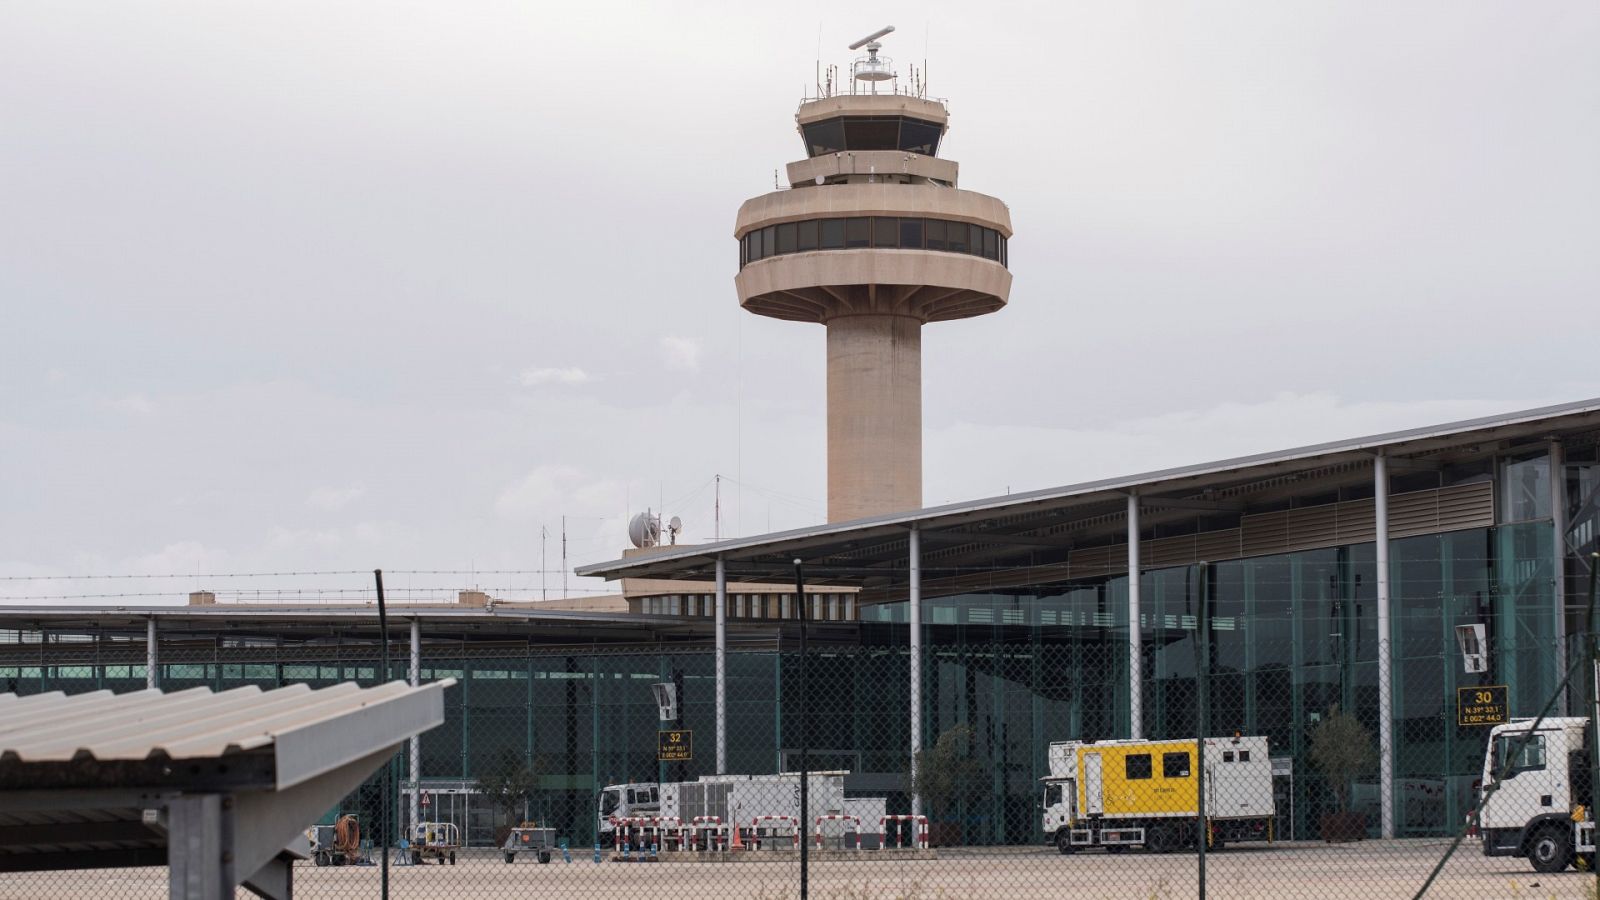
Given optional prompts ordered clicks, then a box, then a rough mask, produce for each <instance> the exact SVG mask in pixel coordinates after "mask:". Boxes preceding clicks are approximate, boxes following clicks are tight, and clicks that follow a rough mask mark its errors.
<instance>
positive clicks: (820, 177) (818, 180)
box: [817, 175, 827, 184]
mask: <svg viewBox="0 0 1600 900" xmlns="http://www.w3.org/2000/svg"><path fill="white" fill-rule="evenodd" d="M824 181H827V179H826V178H823V177H822V176H821V175H818V176H817V184H821V183H823V182H824Z"/></svg>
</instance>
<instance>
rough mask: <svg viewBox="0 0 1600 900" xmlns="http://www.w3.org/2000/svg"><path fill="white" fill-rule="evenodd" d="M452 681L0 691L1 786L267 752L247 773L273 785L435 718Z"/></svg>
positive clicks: (302, 776)
mask: <svg viewBox="0 0 1600 900" xmlns="http://www.w3.org/2000/svg"><path fill="white" fill-rule="evenodd" d="M454 683H455V682H454V680H453V679H445V680H444V681H440V682H434V683H431V684H427V685H423V686H420V687H415V688H413V687H411V686H410V685H407V684H406V683H404V682H400V681H395V682H390V683H388V684H382V685H378V686H376V687H368V688H363V687H360V686H359V685H357V684H355V683H353V682H345V683H342V684H336V685H333V686H331V687H326V688H320V689H312V688H311V687H309V686H308V685H304V684H294V685H289V686H287V687H281V688H274V689H271V690H262V689H261V688H259V687H255V686H250V687H241V688H235V689H232V690H227V691H222V692H213V691H212V690H211V689H209V688H191V689H189V690H183V691H177V692H174V693H170V694H168V693H164V692H162V691H159V690H143V691H134V692H131V693H126V694H113V693H111V692H110V691H93V692H90V693H84V694H73V695H67V694H63V693H61V692H59V691H56V692H52V693H46V694H35V695H30V696H19V695H17V694H0V783H4V782H8V781H10V780H11V779H10V778H8V777H7V776H8V774H9V775H10V776H15V775H17V774H18V773H19V772H22V771H28V772H33V773H40V772H42V771H46V770H51V769H52V767H54V771H57V772H60V771H77V772H83V773H85V774H87V773H89V772H91V771H94V772H99V771H103V770H105V769H107V768H117V767H116V766H108V764H138V763H156V764H158V766H157V767H156V769H154V770H152V771H159V770H160V768H162V767H160V766H159V764H160V763H162V762H163V761H171V760H214V759H221V758H226V757H238V756H240V755H243V754H251V753H255V754H257V755H258V756H263V757H266V758H265V759H261V760H259V763H261V766H258V767H257V768H256V769H255V770H254V771H255V772H256V773H257V774H258V775H261V776H270V777H271V780H272V781H273V782H274V784H275V786H276V787H277V788H278V789H280V790H281V789H283V788H284V787H287V786H290V785H293V784H297V783H299V782H301V781H304V780H306V779H308V778H312V777H315V776H316V775H318V774H321V773H322V772H324V771H327V770H329V769H331V768H333V767H335V766H337V765H342V764H343V763H345V762H348V761H349V760H350V759H351V758H352V754H356V753H360V754H367V753H372V752H374V751H376V750H378V749H381V748H383V747H385V746H388V745H391V744H394V743H397V742H398V741H401V740H403V739H404V738H406V737H409V736H410V735H412V734H415V733H417V732H419V731H423V730H426V729H427V728H431V727H433V726H434V725H436V724H438V723H439V722H440V721H443V696H442V695H443V690H444V688H446V687H448V686H450V685H452V684H454ZM139 768H140V767H139V766H132V765H124V766H121V767H120V770H121V771H123V772H125V773H126V772H129V771H137V770H139ZM245 771H249V770H245ZM239 774H240V776H241V777H243V772H241V773H239Z"/></svg>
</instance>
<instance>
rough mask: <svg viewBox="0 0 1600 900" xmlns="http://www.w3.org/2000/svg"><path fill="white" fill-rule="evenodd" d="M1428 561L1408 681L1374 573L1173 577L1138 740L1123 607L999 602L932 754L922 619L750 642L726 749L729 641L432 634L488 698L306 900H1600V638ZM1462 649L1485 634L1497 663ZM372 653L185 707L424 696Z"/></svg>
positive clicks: (149, 883) (465, 706)
mask: <svg viewBox="0 0 1600 900" xmlns="http://www.w3.org/2000/svg"><path fill="white" fill-rule="evenodd" d="M1399 556H1400V558H1399V559H1398V560H1397V561H1396V568H1395V573H1396V577H1395V580H1394V581H1395V583H1394V585H1393V587H1394V589H1395V596H1396V602H1395V612H1394V615H1393V619H1392V623H1391V629H1390V634H1391V638H1390V641H1389V647H1388V650H1389V653H1388V656H1389V660H1390V661H1389V663H1388V664H1387V665H1384V664H1383V659H1384V650H1385V648H1384V647H1383V646H1381V645H1380V643H1379V641H1378V639H1377V636H1378V629H1377V626H1376V614H1375V610H1374V609H1373V607H1372V606H1371V599H1372V596H1373V594H1372V591H1371V585H1370V583H1368V584H1365V585H1362V584H1358V583H1357V579H1356V578H1355V577H1353V575H1352V574H1351V573H1352V572H1353V571H1356V569H1354V568H1352V566H1351V565H1350V564H1349V562H1348V560H1345V559H1340V558H1336V557H1334V556H1333V555H1331V554H1330V555H1329V557H1328V567H1327V569H1326V571H1324V569H1322V568H1319V566H1320V565H1321V563H1320V560H1321V559H1322V557H1320V556H1317V555H1315V554H1309V555H1305V556H1304V557H1303V558H1299V559H1295V560H1284V561H1282V565H1281V569H1279V568H1274V566H1275V565H1277V563H1274V562H1272V561H1270V560H1268V561H1255V562H1252V563H1249V564H1248V565H1247V564H1245V563H1240V564H1238V565H1234V564H1223V565H1219V566H1209V567H1208V566H1204V565H1202V566H1192V567H1186V568H1180V569H1175V570H1169V571H1168V572H1167V573H1166V574H1160V575H1159V577H1152V576H1147V577H1148V578H1149V580H1148V581H1147V582H1146V585H1145V591H1144V593H1145V609H1144V611H1143V612H1142V616H1144V621H1143V628H1142V643H1141V654H1142V658H1141V660H1140V663H1141V669H1140V670H1141V671H1142V672H1143V673H1144V676H1145V680H1144V683H1143V684H1142V685H1141V686H1140V697H1139V700H1140V703H1139V704H1138V709H1139V711H1140V713H1139V722H1138V726H1139V727H1138V728H1137V729H1134V727H1133V724H1134V723H1133V722H1131V721H1130V715H1131V714H1130V710H1131V709H1133V704H1131V703H1130V702H1129V700H1130V698H1129V696H1128V693H1129V684H1128V680H1127V678H1126V673H1127V672H1128V669H1129V658H1128V652H1129V651H1128V644H1127V631H1126V628H1125V624H1123V623H1119V622H1118V620H1117V619H1116V617H1115V616H1114V615H1112V614H1110V613H1108V612H1107V610H1108V609H1113V608H1115V603H1114V602H1110V601H1114V600H1115V599H1116V598H1115V596H1113V595H1112V594H1111V593H1110V592H1109V589H1108V588H1106V587H1105V586H1101V587H1099V588H1092V589H1091V588H1084V587H1081V586H1080V587H1063V588H1062V589H1061V590H1059V591H1057V592H1055V593H1053V594H1051V595H1050V596H1051V598H1052V599H1051V603H1050V604H1049V609H1050V616H1051V618H1050V621H1049V624H1045V620H1044V618H1043V613H1042V612H1040V611H1039V610H1041V609H1043V608H1044V606H1045V605H1044V604H1040V605H1039V606H1038V607H1037V608H1036V609H1035V611H1034V612H1033V613H1030V614H1029V615H1030V616H1031V619H1027V617H1019V618H1018V619H1017V621H1016V623H1015V624H1014V625H1012V624H1008V615H1007V614H1006V613H1005V609H1004V607H1005V604H1006V603H1008V602H1010V601H1009V600H1008V599H1007V598H1004V597H1000V596H997V595H984V596H982V597H972V598H966V599H965V602H967V603H969V604H974V605H978V604H984V603H986V604H989V605H990V606H991V607H993V608H994V609H995V610H997V612H996V613H995V614H994V616H993V617H992V618H993V619H994V620H995V621H994V622H993V623H992V624H988V625H985V626H984V627H982V628H977V627H968V625H966V624H963V623H958V622H950V621H944V620H941V619H940V618H939V617H938V616H934V617H932V619H933V621H931V622H930V624H928V625H927V626H926V628H927V637H926V640H925V642H924V645H923V649H922V661H921V666H920V671H921V685H920V697H921V706H920V720H921V726H922V733H921V735H920V741H918V742H917V745H918V747H917V750H916V752H915V753H913V742H912V740H911V712H910V703H909V699H908V698H909V696H910V690H909V679H910V677H911V674H910V673H911V671H912V667H911V665H910V649H909V646H908V642H907V640H906V632H905V628H904V627H903V625H900V624H898V623H896V622H894V621H893V617H892V616H887V617H885V619H886V620H885V621H884V622H881V623H878V624H876V625H867V624H863V625H861V626H852V627H849V628H841V627H838V626H831V627H830V626H825V625H822V624H818V625H817V626H814V630H813V631H812V632H811V634H810V640H809V646H808V647H807V649H806V652H805V653H804V654H802V653H801V650H800V646H799V642H798V640H797V638H798V634H799V628H800V625H799V623H798V622H793V621H789V622H783V623H774V624H773V626H772V629H771V633H770V636H769V638H768V639H765V640H760V641H756V640H744V641H741V642H739V645H738V646H736V647H733V648H730V649H729V651H728V652H727V654H726V675H725V680H724V689H725V692H726V693H725V698H726V700H725V708H726V712H725V721H726V727H725V731H724V733H723V740H722V746H721V747H719V746H718V729H717V690H716V681H717V678H716V658H715V655H714V653H713V652H712V650H711V648H710V647H709V646H707V645H704V644H696V645H683V646H678V645H670V644H660V643H652V644H649V645H634V646H629V645H625V644H623V643H620V642H618V643H609V644H608V643H590V644H587V645H583V646H560V647H552V646H541V645H538V644H536V643H532V642H529V641H526V640H522V641H519V640H515V639H512V638H508V637H502V636H496V635H483V634H475V635H466V634H462V633H459V632H455V633H449V634H441V633H434V632H430V630H429V629H428V628H427V626H426V623H424V624H423V625H422V626H419V629H420V635H419V652H418V658H417V664H418V665H417V667H418V672H417V675H418V677H419V678H420V680H421V681H423V682H430V681H435V680H440V679H444V678H452V679H455V681H456V683H455V686H454V687H452V688H450V689H449V690H448V691H447V693H446V716H445V721H444V723H443V724H442V725H440V726H439V727H437V728H434V729H432V730H431V731H428V732H427V733H425V734H423V735H422V736H421V737H420V739H418V741H417V744H416V747H415V752H413V750H412V748H411V747H405V748H402V749H401V750H400V751H399V752H397V753H396V754H395V756H394V758H393V760H392V761H391V762H390V763H389V764H387V765H386V766H385V767H384V768H383V769H382V770H381V771H380V772H379V773H378V774H376V775H374V776H373V777H372V778H371V779H369V780H368V781H367V783H366V784H364V785H363V786H362V787H361V788H360V789H359V790H357V791H355V792H354V793H352V794H350V795H349V796H347V797H345V798H344V799H342V800H341V801H340V802H339V803H338V804H337V805H336V806H335V807H334V808H332V809H329V810H328V811H327V813H326V815H324V816H323V817H322V818H321V819H320V820H319V822H318V823H317V824H316V825H314V826H313V827H312V828H311V829H310V830H309V831H308V832H307V833H306V835H305V839H304V841H303V843H302V844H301V846H300V847H299V849H300V850H301V851H302V852H303V853H304V854H305V855H306V856H307V857H308V858H307V859H305V860H304V861H302V862H300V863H298V864H296V866H295V893H296V894H297V895H298V896H300V897H308V898H322V897H326V898H377V897H381V896H384V892H385V891H387V895H388V896H391V897H397V898H403V897H417V898H422V897H429V898H433V897H449V898H474V897H483V898H500V897H505V896H517V895H524V894H530V893H533V892H537V893H539V894H541V895H553V896H573V897H578V896H607V897H615V896H653V895H659V896H664V897H699V896H726V895H730V894H742V895H746V896H751V897H758V898H765V897H772V898H777V897H793V896H797V895H799V894H801V893H802V890H803V891H804V893H806V894H807V895H809V896H816V897H828V898H841V900H842V898H850V900H857V898H862V900H864V898H901V897H919V898H920V897H1062V896H1085V897H1138V898H1147V897H1192V896H1210V897H1227V898H1232V897H1274V898H1277V897H1325V896H1328V895H1330V894H1332V893H1335V892H1338V893H1342V894H1345V895H1348V896H1352V897H1375V898H1376V897H1409V896H1414V895H1415V894H1416V893H1417V892H1418V891H1419V890H1421V889H1423V888H1424V886H1425V885H1427V890H1428V893H1427V896H1430V897H1506V896H1521V897H1583V896H1593V891H1594V885H1595V875H1594V874H1593V868H1594V849H1593V831H1592V821H1593V817H1592V813H1591V812H1590V811H1589V808H1588V807H1589V802H1590V799H1589V798H1590V795H1591V791H1590V786H1591V785H1592V784H1593V783H1594V782H1593V778H1592V777H1591V774H1590V773H1591V769H1592V767H1593V764H1594V761H1593V753H1592V728H1591V727H1589V724H1588V722H1587V720H1586V719H1583V718H1581V715H1582V712H1583V711H1584V710H1586V709H1588V708H1590V707H1591V703H1592V701H1591V700H1590V699H1589V697H1590V693H1589V692H1590V691H1591V689H1592V685H1593V677H1592V669H1590V668H1587V667H1588V666H1589V662H1588V659H1587V657H1586V655H1585V653H1584V652H1583V649H1584V644H1583V642H1582V641H1581V640H1571V641H1564V640H1563V639H1562V637H1561V636H1560V635H1559V634H1558V633H1557V632H1556V629H1555V628H1554V627H1553V626H1551V625H1550V622H1549V619H1550V618H1551V617H1550V616H1549V615H1548V612H1549V609H1550V603H1549V596H1548V591H1544V592H1543V593H1535V594H1532V595H1530V594H1528V593H1527V592H1526V591H1522V592H1521V593H1519V590H1520V588H1519V583H1511V582H1507V581H1505V580H1503V579H1502V580H1500V581H1496V580H1495V576H1493V575H1492V573H1490V572H1489V571H1488V568H1487V567H1484V568H1482V569H1481V570H1479V569H1472V570H1470V571H1469V567H1468V566H1467V565H1466V564H1464V563H1463V562H1462V560H1463V559H1464V558H1466V557H1463V556H1462V554H1454V555H1451V556H1439V555H1435V556H1432V557H1425V556H1424V555H1423V554H1421V553H1413V554H1411V555H1410V556H1407V555H1406V554H1405V553H1401V554H1399ZM1447 559H1448V560H1450V561H1451V564H1452V565H1454V566H1455V569H1454V570H1452V571H1447V570H1446V569H1447V568H1448V567H1446V566H1445V565H1444V562H1443V561H1444V560H1447ZM1408 567H1409V568H1408ZM1426 573H1431V574H1426ZM1473 579H1477V581H1473ZM1526 579H1527V581H1526V583H1527V584H1528V585H1532V584H1535V583H1539V582H1540V581H1541V578H1540V576H1539V573H1537V572H1534V573H1530V574H1527V576H1526ZM1463 586H1465V587H1466V589H1463ZM1480 588H1481V589H1480ZM1280 601H1282V602H1280ZM1025 619H1026V620H1025ZM1461 623H1484V624H1485V627H1484V628H1483V629H1482V630H1481V632H1473V633H1472V637H1473V638H1474V639H1475V640H1476V641H1478V643H1477V644H1476V645H1475V646H1463V645H1462V644H1460V643H1458V640H1457V634H1456V632H1455V626H1456V625H1457V624H1461ZM372 624H373V623H371V622H364V623H363V628H355V627H352V628H350V629H349V630H348V632H347V633H323V634H318V635H314V636H307V635H301V636H298V637H291V638H287V639H286V638H285V637H283V636H279V637H276V638H273V637H263V636H261V635H259V634H254V635H251V636H238V635H235V634H230V633H229V632H228V630H227V629H225V628H223V629H217V630H215V631H213V632H212V633H209V634H202V633H198V632H192V631H191V632H188V633H175V634H167V635H163V637H162V642H161V644H160V646H159V647H158V648H157V658H158V659H159V671H158V673H157V674H158V677H157V681H158V682H159V683H160V685H161V687H162V688H163V689H164V690H167V691H174V690H182V689H185V688H192V687H205V688H209V689H212V690H229V689H234V688H238V687H242V686H249V685H254V686H258V687H261V688H273V687H277V686H280V685H286V684H294V683H306V684H309V685H311V686H313V687H321V686H327V685H332V684H336V683H339V682H344V681H356V682H359V683H362V684H375V683H378V682H380V681H383V680H386V679H389V680H392V679H408V678H409V677H411V672H410V669H411V660H410V652H409V645H408V644H407V642H406V641H405V639H404V631H401V630H397V631H396V632H395V634H396V639H395V642H394V644H393V649H392V655H391V659H390V663H389V669H388V672H387V673H385V672H384V670H383V666H382V662H381V658H380V650H379V647H378V646H377V645H376V644H375V643H374V642H373V640H372V633H373V632H372ZM396 627H397V628H402V629H403V628H405V627H409V625H408V623H406V622H403V621H402V622H400V623H399V624H398V625H397V626H396ZM363 629H364V630H363ZM1469 631H1470V629H1469ZM1197 636H1203V637H1204V638H1205V639H1204V640H1197V639H1196V638H1197ZM1569 644H1570V646H1568V645H1569ZM146 654H147V647H146V645H145V643H144V640H143V635H142V634H133V633H118V632H117V631H116V630H115V629H111V630H109V631H108V630H89V629H81V630H76V631H73V630H54V631H49V632H42V631H21V632H17V633H14V634H13V635H11V638H10V640H8V641H5V642H0V690H6V691H14V692H18V693H39V692H45V691H54V690H61V691H66V692H69V693H76V692H81V691H87V690H97V689H107V690H111V691H116V692H124V691H132V690H138V689H142V688H144V687H145V685H146V676H147V672H146V670H145V663H146V659H147V655H146ZM1197 673H1198V674H1199V675H1200V676H1201V677H1197ZM1385 677H1387V678H1388V679H1389V680H1390V683H1391V684H1392V686H1393V687H1392V689H1391V690H1390V691H1387V692H1386V691H1383V690H1380V685H1381V683H1382V681H1383V679H1385ZM663 707H666V710H665V716H666V717H665V718H664V717H663V715H664V713H663ZM1385 711H1387V723H1388V727H1387V728H1386V727H1385V715H1384V713H1385ZM1568 713H1574V714H1575V715H1572V716H1568V715H1567V714H1568ZM1541 715H1543V716H1544V717H1545V718H1543V720H1542V721H1540V722H1538V723H1537V725H1536V726H1535V723H1533V722H1529V721H1522V722H1520V723H1519V722H1516V721H1513V722H1510V723H1508V724H1498V723H1503V722H1505V720H1507V719H1508V718H1510V717H1538V716H1541ZM1202 737H1203V739H1202ZM719 757H720V758H721V765H720V767H719ZM802 771H805V772H807V773H808V774H807V775H806V777H804V778H802V777H801V775H800V773H801V772H802ZM7 827H12V828H16V827H18V826H16V825H12V824H10V823H6V822H3V821H0V830H3V829H5V828H7ZM1463 834H1465V835H1466V838H1465V839H1464V840H1462V841H1461V842H1460V844H1459V846H1458V847H1454V852H1453V853H1451V852H1450V851H1451V850H1452V847H1453V845H1454V843H1455V842H1456V839H1457V838H1458V837H1459V836H1461V835H1463ZM12 837H13V840H15V835H13V836H12ZM385 847H388V850H387V851H385V850H384V848H385ZM385 862H386V863H387V865H384V863H385ZM1441 863H1442V865H1441ZM1436 868H1437V869H1438V871H1437V872H1436V873H1435V869H1436ZM1430 875H1432V877H1433V880H1432V881H1431V883H1430V882H1429V878H1430ZM166 890H167V885H166V872H165V870H163V869H157V868H129V869H117V870H91V871H83V872H68V873H16V874H0V897H3V898H13V897H14V898H57V897H60V898H72V897H84V898H101V897H103V898H125V897H126V898H134V897H152V898H153V897H159V896H164V895H165V892H166ZM243 895H244V894H243V893H241V896H243Z"/></svg>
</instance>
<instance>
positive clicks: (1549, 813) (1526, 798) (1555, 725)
mask: <svg viewBox="0 0 1600 900" xmlns="http://www.w3.org/2000/svg"><path fill="white" fill-rule="evenodd" d="M1532 728H1533V720H1532V719H1512V720H1511V721H1510V722H1507V723H1506V724H1504V725H1496V726H1495V727H1494V728H1492V729H1491V730H1490V731H1489V746H1488V748H1487V750H1486V751H1485V753H1484V758H1483V787H1484V793H1483V794H1481V795H1480V796H1481V797H1482V798H1483V799H1482V800H1480V801H1479V804H1478V810H1479V812H1478V831H1479V834H1480V835H1481V836H1482V838H1483V855H1484V856H1526V857H1527V858H1528V862H1530V863H1532V864H1533V868H1534V869H1535V870H1537V871H1540V872H1559V871H1561V870H1562V869H1565V868H1566V867H1567V866H1569V865H1572V864H1573V863H1574V862H1575V861H1576V860H1577V859H1579V858H1582V859H1584V860H1585V861H1586V862H1588V863H1589V865H1590V866H1592V865H1593V863H1594V811H1593V797H1594V792H1593V790H1592V789H1591V787H1590V777H1589V763H1590V756H1589V753H1590V748H1589V741H1588V737H1589V720H1588V719H1587V718H1551V719H1545V720H1544V721H1543V722H1540V723H1539V728H1538V730H1537V731H1533V730H1531V729H1532ZM1502 770H1504V771H1505V778H1504V779H1502V780H1501V781H1500V782H1499V785H1498V787H1495V789H1494V792H1493V793H1489V792H1488V789H1489V788H1490V787H1491V786H1493V785H1494V784H1495V779H1496V777H1497V776H1498V775H1499V774H1500V772H1501V771H1502Z"/></svg>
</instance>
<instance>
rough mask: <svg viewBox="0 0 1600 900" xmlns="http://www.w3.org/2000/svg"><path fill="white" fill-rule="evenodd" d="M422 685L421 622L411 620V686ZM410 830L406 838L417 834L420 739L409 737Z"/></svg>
mask: <svg viewBox="0 0 1600 900" xmlns="http://www.w3.org/2000/svg"><path fill="white" fill-rule="evenodd" d="M421 685H422V620H421V619H412V620H411V686H412V687H420V686H421ZM410 750H411V828H410V829H409V830H408V832H407V836H408V837H409V836H410V835H414V834H416V833H417V822H418V821H420V819H418V817H417V813H418V812H419V811H420V810H421V809H422V737H421V736H420V735H415V734H414V735H412V736H411V748H410Z"/></svg>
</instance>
